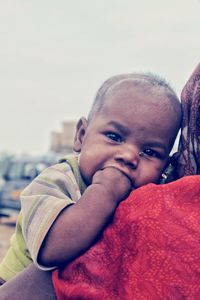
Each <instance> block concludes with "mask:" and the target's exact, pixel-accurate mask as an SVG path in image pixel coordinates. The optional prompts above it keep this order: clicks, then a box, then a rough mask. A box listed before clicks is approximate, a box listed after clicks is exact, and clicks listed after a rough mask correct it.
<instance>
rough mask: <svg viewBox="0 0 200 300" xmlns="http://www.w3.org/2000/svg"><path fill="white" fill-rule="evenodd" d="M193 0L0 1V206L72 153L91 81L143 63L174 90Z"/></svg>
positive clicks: (11, 203)
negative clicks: (77, 125) (78, 123)
mask: <svg viewBox="0 0 200 300" xmlns="http://www.w3.org/2000/svg"><path fill="white" fill-rule="evenodd" d="M199 12H200V0H168V1H162V0H151V1H148V0H140V1H136V0H101V1H97V0H85V1H76V0H75V1H69V0H57V1H52V0H26V1H25V0H6V1H0V213H1V214H0V215H1V216H4V217H5V216H10V215H11V212H13V211H16V212H18V210H19V208H20V203H19V194H20V191H21V189H23V187H24V186H25V185H27V184H28V183H29V182H30V181H31V180H32V179H33V178H34V177H35V176H36V175H37V174H38V173H39V172H41V170H42V169H43V168H44V167H46V166H48V165H50V164H52V163H54V162H55V161H57V159H58V157H60V156H61V155H63V154H65V153H67V152H70V151H71V146H72V141H73V134H74V128H75V124H76V121H77V120H78V118H80V117H81V116H87V114H88V112H89V108H90V106H91V103H92V101H93V99H94V96H95V93H96V91H97V89H98V88H99V86H100V85H101V84H102V82H103V81H104V80H106V79H107V78H108V77H110V76H112V75H116V74H120V73H125V72H135V71H136V72H137V71H147V72H148V71H151V72H155V73H158V74H159V75H161V76H163V77H165V78H166V80H167V81H168V82H169V83H170V84H171V85H172V87H173V88H174V89H175V91H176V92H177V94H178V95H179V96H180V92H181V89H182V88H183V86H184V84H185V82H186V80H187V79H188V77H189V76H190V75H191V72H192V71H193V69H194V68H195V66H196V65H197V64H198V63H199V61H200V17H199Z"/></svg>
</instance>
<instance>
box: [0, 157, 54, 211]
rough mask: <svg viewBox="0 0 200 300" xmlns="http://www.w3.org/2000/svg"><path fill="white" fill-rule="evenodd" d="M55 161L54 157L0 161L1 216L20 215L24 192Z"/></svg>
mask: <svg viewBox="0 0 200 300" xmlns="http://www.w3.org/2000/svg"><path fill="white" fill-rule="evenodd" d="M55 160H56V159H54V158H53V157H51V159H45V158H44V157H20V158H16V157H9V158H6V159H2V160H0V216H16V215H17V214H18V212H19V210H20V208H21V205H20V193H21V192H22V190H23V189H24V188H25V187H26V186H27V185H28V184H29V183H30V182H31V181H32V180H33V179H34V178H35V177H36V176H37V175H38V174H39V173H40V172H41V171H43V170H44V169H45V168H47V167H48V166H50V165H52V164H53V163H55Z"/></svg>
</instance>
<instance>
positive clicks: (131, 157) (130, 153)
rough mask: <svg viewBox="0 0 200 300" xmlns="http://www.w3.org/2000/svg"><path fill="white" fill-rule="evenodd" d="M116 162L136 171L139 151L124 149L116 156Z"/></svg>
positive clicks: (131, 148)
mask: <svg viewBox="0 0 200 300" xmlns="http://www.w3.org/2000/svg"><path fill="white" fill-rule="evenodd" d="M116 161H117V162H118V163H120V164H124V165H126V166H128V167H130V168H131V169H136V168H137V166H138V163H139V151H138V150H137V149H136V148H135V147H128V146H127V147H123V149H122V150H121V151H120V152H119V153H118V154H117V155H116Z"/></svg>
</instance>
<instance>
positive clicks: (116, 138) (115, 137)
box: [106, 132, 122, 143]
mask: <svg viewBox="0 0 200 300" xmlns="http://www.w3.org/2000/svg"><path fill="white" fill-rule="evenodd" d="M106 136H107V137H108V138H109V139H111V140H113V141H115V142H117V143H121V142H122V138H121V136H120V135H119V134H118V133H114V132H107V133H106Z"/></svg>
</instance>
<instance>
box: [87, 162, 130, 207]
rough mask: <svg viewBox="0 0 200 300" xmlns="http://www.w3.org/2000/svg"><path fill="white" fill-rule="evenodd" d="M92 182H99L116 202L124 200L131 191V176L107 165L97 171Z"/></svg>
mask: <svg viewBox="0 0 200 300" xmlns="http://www.w3.org/2000/svg"><path fill="white" fill-rule="evenodd" d="M92 184H99V185H101V186H102V188H103V189H104V190H105V191H106V192H107V193H108V196H110V197H111V198H112V199H113V200H114V201H115V202H120V201H122V200H124V199H125V198H126V197H127V196H128V195H129V193H130V192H131V182H130V180H129V178H128V177H127V176H126V175H125V174H123V173H122V172H121V171H120V170H118V169H117V168H114V167H107V168H105V169H103V170H99V171H97V172H96V173H95V174H94V176H93V179H92Z"/></svg>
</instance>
